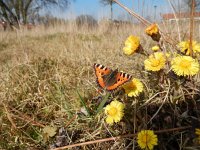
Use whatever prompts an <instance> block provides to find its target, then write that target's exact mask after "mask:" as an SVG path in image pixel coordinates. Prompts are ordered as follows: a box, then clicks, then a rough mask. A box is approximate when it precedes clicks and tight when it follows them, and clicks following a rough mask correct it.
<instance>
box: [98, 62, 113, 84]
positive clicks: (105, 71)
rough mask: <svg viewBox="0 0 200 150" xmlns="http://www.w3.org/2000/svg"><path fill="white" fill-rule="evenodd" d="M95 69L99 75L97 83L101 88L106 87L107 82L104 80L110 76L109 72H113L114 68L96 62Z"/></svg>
mask: <svg viewBox="0 0 200 150" xmlns="http://www.w3.org/2000/svg"><path fill="white" fill-rule="evenodd" d="M94 70H95V74H96V77H97V83H98V85H99V86H100V87H101V88H106V82H105V80H104V77H105V76H109V74H111V72H112V70H111V69H109V68H107V67H105V66H103V65H100V64H96V63H95V64H94Z"/></svg>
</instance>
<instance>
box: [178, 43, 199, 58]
mask: <svg viewBox="0 0 200 150" xmlns="http://www.w3.org/2000/svg"><path fill="white" fill-rule="evenodd" d="M178 47H179V48H180V51H181V52H183V53H184V54H186V55H190V54H191V49H190V41H182V42H180V43H179V44H178ZM192 52H194V53H200V43H197V41H192Z"/></svg>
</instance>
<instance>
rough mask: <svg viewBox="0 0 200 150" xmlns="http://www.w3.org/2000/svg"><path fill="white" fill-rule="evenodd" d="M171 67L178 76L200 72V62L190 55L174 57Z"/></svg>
mask: <svg viewBox="0 0 200 150" xmlns="http://www.w3.org/2000/svg"><path fill="white" fill-rule="evenodd" d="M171 68H172V70H173V71H174V72H175V73H176V74H177V75H178V76H188V75H195V74H197V73H198V72H199V63H198V61H197V60H195V59H193V58H192V57H190V56H177V57H175V58H173V59H172V61H171Z"/></svg>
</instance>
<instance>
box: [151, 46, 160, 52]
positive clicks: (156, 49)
mask: <svg viewBox="0 0 200 150" xmlns="http://www.w3.org/2000/svg"><path fill="white" fill-rule="evenodd" d="M151 49H152V50H153V51H158V50H159V49H160V47H159V46H158V45H155V46H153V47H152V48H151Z"/></svg>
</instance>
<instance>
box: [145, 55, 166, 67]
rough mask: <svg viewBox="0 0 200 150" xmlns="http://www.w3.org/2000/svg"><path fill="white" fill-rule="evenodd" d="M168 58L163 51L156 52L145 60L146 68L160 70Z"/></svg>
mask: <svg viewBox="0 0 200 150" xmlns="http://www.w3.org/2000/svg"><path fill="white" fill-rule="evenodd" d="M165 62H166V58H165V56H164V54H163V53H162V52H156V53H154V54H152V55H150V56H149V58H148V59H146V60H145V61H144V65H145V69H146V70H149V71H159V70H160V69H162V68H164V66H165Z"/></svg>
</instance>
